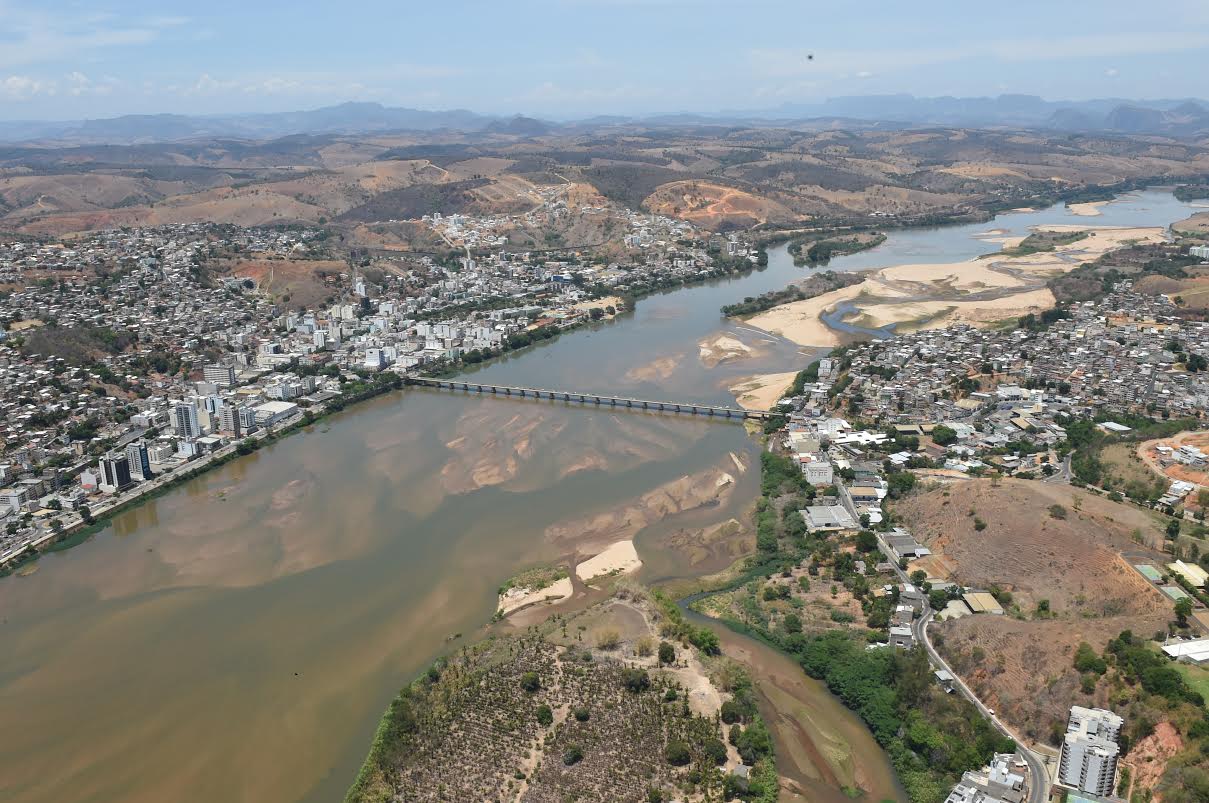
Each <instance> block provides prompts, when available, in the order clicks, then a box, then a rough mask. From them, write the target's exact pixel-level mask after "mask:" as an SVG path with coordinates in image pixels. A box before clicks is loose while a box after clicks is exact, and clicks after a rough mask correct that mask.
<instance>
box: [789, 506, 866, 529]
mask: <svg viewBox="0 0 1209 803" xmlns="http://www.w3.org/2000/svg"><path fill="white" fill-rule="evenodd" d="M799 512H800V513H801V514H802V518H804V519H806V527H807V528H808V530H809V531H810V532H812V533H813V532H840V531H842V530H855V529H856V527H857V524H856V520H855V519H853V518H852V515H851V514H849V513H848V511H847V510H846V509H845V508H844V506H843V505H811V506H810V507H808V508H806V509H805V510H801V511H799Z"/></svg>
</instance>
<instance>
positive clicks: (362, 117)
mask: <svg viewBox="0 0 1209 803" xmlns="http://www.w3.org/2000/svg"><path fill="white" fill-rule="evenodd" d="M874 122H889V123H894V124H899V125H916V126H934V125H940V126H961V127H1007V128H1030V129H1041V130H1057V131H1068V132H1086V133H1106V134H1114V133H1115V134H1131V135H1144V134H1153V135H1163V136H1171V137H1196V136H1202V135H1209V103H1206V102H1205V101H1201V100H1196V99H1171V100H1149V101H1138V100H1128V99H1120V98H1104V99H1097V100H1086V101H1050V100H1044V99H1042V98H1040V97H1036V96H1033V95H1000V96H998V97H993V98H992V97H978V98H959V97H934V98H918V97H915V96H913V95H863V96H851V97H837V98H829V99H827V100H826V101H823V102H820V103H814V104H791V105H783V106H780V107H776V108H772V109H763V110H758V111H737V110H736V111H723V112H716V113H704V114H703V113H678V114H661V115H651V116H600V117H593V118H589V119H586V120H578V121H576V120H571V121H562V122H549V121H543V120H538V119H535V118H532V117H525V116H522V115H515V116H513V117H504V116H493V115H483V114H477V113H475V112H471V111H467V110H465V109H453V110H449V111H425V110H420V109H409V108H398V107H389V106H383V105H381V104H379V103H366V102H350V103H342V104H339V105H336V106H326V107H323V108H319V109H312V110H308V111H292V112H273V113H261V114H238V115H207V116H192V115H183V114H151V115H123V116H120V117H112V118H104V119H93V120H74V121H62V122H45V121H14V122H2V121H0V142H6V143H17V142H43V143H48V144H49V143H59V144H141V143H153V142H177V141H182V140H195V139H206V138H215V137H225V138H239V139H253V140H256V139H275V138H279V137H285V136H291V135H300V134H303V135H315V134H328V135H331V134H370V133H379V132H399V131H425V132H431V131H440V130H449V131H461V132H481V133H485V134H503V135H510V136H519V137H535V136H543V135H545V134H548V133H551V132H553V131H556V130H558V129H560V128H584V129H591V128H602V127H608V126H617V125H650V126H659V125H702V124H703V125H746V126H768V125H778V126H805V127H818V126H820V125H824V126H826V125H831V126H836V127H842V126H843V125H845V124H847V125H856V126H857V127H860V124H862V123H864V124H868V123H874Z"/></svg>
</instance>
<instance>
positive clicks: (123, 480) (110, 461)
mask: <svg viewBox="0 0 1209 803" xmlns="http://www.w3.org/2000/svg"><path fill="white" fill-rule="evenodd" d="M131 485H134V480H133V479H132V478H131V476H130V461H129V460H127V459H126V455H125V454H118V453H112V452H111V453H110V454H107V455H105V456H104V457H102V458H101V481H100V483H99V484H98V486H97V487H98V488H100V489H101V490H102V491H104V492H105V493H118V492H119V491H124V490H126V489H127V488H129V487H130V486H131Z"/></svg>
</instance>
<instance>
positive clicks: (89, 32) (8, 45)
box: [0, 2, 163, 68]
mask: <svg viewBox="0 0 1209 803" xmlns="http://www.w3.org/2000/svg"><path fill="white" fill-rule="evenodd" d="M0 26H2V28H3V33H4V40H5V41H4V45H3V47H0V68H3V67H17V66H24V65H29V64H45V63H50V62H55V61H62V60H65V59H79V58H81V57H82V56H84V55H86V54H88V53H89V52H91V51H95V50H100V49H109V48H120V47H125V46H131V45H140V44H146V43H148V42H151V41H153V40H154V39H156V38H157V36H158V28H156V27H152V26H150V25H145V24H144V25H114V24H112V20H111V18H110V17H109V16H108V15H105V14H96V13H92V14H87V13H80V14H67V13H64V14H49V13H46V12H43V11H40V10H30V9H27V8H23V7H20V6H16V5H13V4H6V3H2V2H0ZM160 27H163V26H160Z"/></svg>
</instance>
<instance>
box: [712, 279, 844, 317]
mask: <svg viewBox="0 0 1209 803" xmlns="http://www.w3.org/2000/svg"><path fill="white" fill-rule="evenodd" d="M863 280H864V276H863V275H862V274H860V273H835V272H833V271H826V272H825V273H819V274H815V275H813V276H811V277H810V278H808V279H806V280H804V281H801V282H798V283H796V284H791V285H789V286H788V287H786V288H785V289H783V290H773V291H770V292H767V293H762V294H761V295H758V296H754V297H753V296H748V297H747V298H745V299H743V300H742V301H740V302H738V303H735V304H727V305H726V306H724V307H723V308H722V314H723V315H726V316H727V317H735V318H741V317H743V316H746V315H755V314H756V313H759V312H764V311H765V310H769V309H772V308H773V307H778V306H780V305H782V304H789V303H792V302H794V301H805V300H806V299H808V298H814V297H815V296H819V295H822V294H823V293H829V292H831V291H832V290H838V289H840V288H841V287H848V286H849V285H853V284H857V283H859V282H861V281H863Z"/></svg>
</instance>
